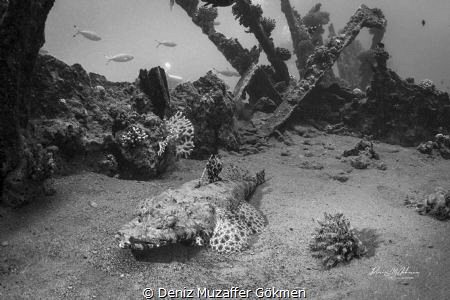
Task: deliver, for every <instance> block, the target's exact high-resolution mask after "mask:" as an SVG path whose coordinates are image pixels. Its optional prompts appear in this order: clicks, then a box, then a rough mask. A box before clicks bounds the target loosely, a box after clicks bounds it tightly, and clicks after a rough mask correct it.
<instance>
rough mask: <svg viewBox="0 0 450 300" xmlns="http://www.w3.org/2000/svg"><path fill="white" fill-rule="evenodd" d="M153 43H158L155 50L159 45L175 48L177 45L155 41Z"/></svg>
mask: <svg viewBox="0 0 450 300" xmlns="http://www.w3.org/2000/svg"><path fill="white" fill-rule="evenodd" d="M155 41H156V42H157V43H158V45H156V48H158V47H159V46H161V45H163V46H166V47H176V46H177V43H174V42H168V41H162V42H160V41H158V40H155Z"/></svg>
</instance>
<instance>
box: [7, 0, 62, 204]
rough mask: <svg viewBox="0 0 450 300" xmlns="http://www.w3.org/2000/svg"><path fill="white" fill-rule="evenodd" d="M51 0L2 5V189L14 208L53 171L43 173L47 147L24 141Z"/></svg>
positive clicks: (47, 163)
mask: <svg viewBox="0 0 450 300" xmlns="http://www.w3.org/2000/svg"><path fill="white" fill-rule="evenodd" d="M53 3H54V0H33V1H31V0H20V1H19V0H9V1H8V2H7V4H6V6H5V1H2V3H1V4H2V12H0V13H1V15H0V21H1V22H0V82H1V83H2V84H1V85H0V99H1V101H0V166H1V172H0V187H1V197H2V201H3V203H5V204H7V205H10V206H19V205H22V204H24V203H26V202H29V201H31V200H32V199H33V198H35V197H36V196H37V195H39V194H40V192H41V191H42V189H43V181H44V180H45V179H46V178H48V176H50V173H51V172H46V171H45V170H51V168H52V163H51V159H50V157H49V155H50V153H49V151H47V150H46V149H43V148H42V146H40V145H39V144H34V143H33V142H32V141H27V142H26V137H28V134H29V133H28V129H27V125H28V116H29V107H30V104H29V103H28V102H27V97H28V96H29V93H30V88H29V86H30V79H31V77H32V76H30V75H31V74H32V73H33V67H34V64H35V61H36V58H37V56H38V52H39V49H40V48H41V47H42V45H43V44H44V26H45V21H46V19H47V15H48V13H49V11H50V9H51V8H52V6H53ZM5 8H6V11H5ZM19 32H20V34H18V33H19ZM41 158H42V159H41ZM47 158H48V159H47ZM33 172H34V173H33Z"/></svg>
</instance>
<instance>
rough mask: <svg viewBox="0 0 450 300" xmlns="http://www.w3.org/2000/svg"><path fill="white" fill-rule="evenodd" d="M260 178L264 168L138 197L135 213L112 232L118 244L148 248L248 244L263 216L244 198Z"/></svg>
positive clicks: (223, 248) (224, 249) (223, 250)
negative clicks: (240, 176) (243, 177)
mask: <svg viewBox="0 0 450 300" xmlns="http://www.w3.org/2000/svg"><path fill="white" fill-rule="evenodd" d="M264 181H265V175H264V171H261V172H258V173H257V174H256V176H253V177H251V178H249V179H248V180H239V181H229V180H221V181H216V182H213V183H209V184H206V185H198V180H193V181H190V182H187V183H185V184H183V185H182V186H181V187H179V188H177V189H175V190H173V189H169V190H166V191H164V192H162V193H161V194H159V195H157V196H155V197H152V198H150V199H146V200H145V201H143V203H142V205H141V206H140V209H139V214H138V216H137V217H136V218H134V219H133V220H131V221H130V222H129V223H127V224H125V225H124V226H123V227H122V228H121V229H120V230H119V233H118V234H117V235H116V238H117V240H118V241H119V246H120V247H121V248H131V249H134V250H148V249H153V248H159V247H161V246H164V245H167V244H172V243H180V242H184V243H188V244H196V245H204V244H209V245H210V246H211V248H212V249H214V250H215V251H218V252H221V253H229V252H235V251H240V250H242V249H244V248H246V247H248V246H249V237H250V235H251V234H253V233H259V232H261V231H262V229H263V228H264V226H265V225H266V224H267V221H266V219H265V217H264V215H263V214H262V213H261V212H259V211H258V210H257V209H256V208H255V207H253V206H252V205H250V204H249V203H248V202H246V199H248V198H249V197H250V196H251V195H252V194H253V192H254V191H255V189H256V187H257V186H258V185H260V184H262V183H264Z"/></svg>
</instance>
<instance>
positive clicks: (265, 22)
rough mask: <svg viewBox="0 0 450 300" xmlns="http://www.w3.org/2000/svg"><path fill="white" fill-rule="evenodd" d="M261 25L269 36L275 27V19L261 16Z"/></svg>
mask: <svg viewBox="0 0 450 300" xmlns="http://www.w3.org/2000/svg"><path fill="white" fill-rule="evenodd" d="M261 25H262V27H263V29H264V32H265V33H266V35H267V36H271V35H272V31H273V30H274V29H275V19H272V18H266V17H262V18H261Z"/></svg>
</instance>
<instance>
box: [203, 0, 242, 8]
mask: <svg viewBox="0 0 450 300" xmlns="http://www.w3.org/2000/svg"><path fill="white" fill-rule="evenodd" d="M235 1H236V0H202V2H206V3H205V5H203V6H207V5H212V6H213V7H217V6H221V7H225V6H230V5H232V4H233V3H234V2H235Z"/></svg>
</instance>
